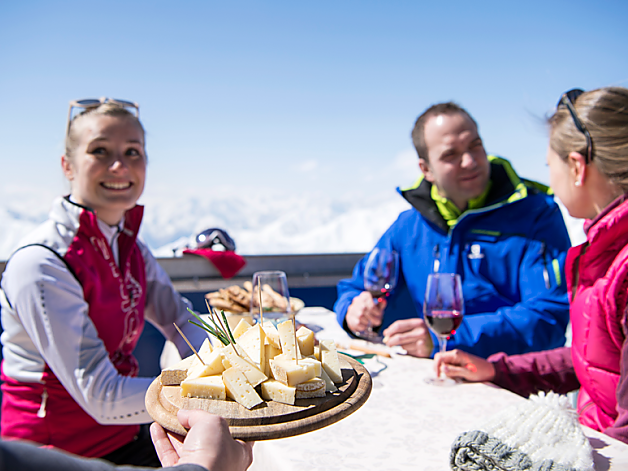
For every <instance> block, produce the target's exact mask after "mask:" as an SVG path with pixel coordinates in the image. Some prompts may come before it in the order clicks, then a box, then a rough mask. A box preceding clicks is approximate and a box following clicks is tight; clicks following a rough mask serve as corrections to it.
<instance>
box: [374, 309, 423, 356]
mask: <svg viewBox="0 0 628 471" xmlns="http://www.w3.org/2000/svg"><path fill="white" fill-rule="evenodd" d="M383 334H384V343H385V344H386V345H388V346H389V347H394V346H396V345H400V346H402V347H403V348H404V350H405V351H406V352H408V354H409V355H412V356H415V357H421V358H429V357H430V356H431V355H432V350H433V349H434V343H433V342H432V336H431V335H430V331H429V329H428V327H427V325H426V324H425V322H424V321H423V319H419V318H418V317H415V318H413V319H402V320H399V321H396V322H393V323H392V324H391V325H390V327H388V328H387V329H386V330H384V332H383Z"/></svg>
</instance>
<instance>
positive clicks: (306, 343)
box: [297, 326, 314, 356]
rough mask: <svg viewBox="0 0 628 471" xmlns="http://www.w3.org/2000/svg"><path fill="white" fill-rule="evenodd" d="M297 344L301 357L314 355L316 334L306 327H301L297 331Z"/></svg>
mask: <svg viewBox="0 0 628 471" xmlns="http://www.w3.org/2000/svg"><path fill="white" fill-rule="evenodd" d="M297 342H298V343H299V350H301V355H303V356H307V355H314V332H312V331H311V330H310V329H308V328H307V327H305V326H301V327H299V330H297Z"/></svg>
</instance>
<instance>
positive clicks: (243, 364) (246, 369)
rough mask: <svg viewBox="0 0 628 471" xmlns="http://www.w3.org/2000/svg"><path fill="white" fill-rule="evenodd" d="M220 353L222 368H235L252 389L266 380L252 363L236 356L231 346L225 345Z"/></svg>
mask: <svg viewBox="0 0 628 471" xmlns="http://www.w3.org/2000/svg"><path fill="white" fill-rule="evenodd" d="M220 352H221V354H222V363H223V366H225V369H234V368H235V369H237V370H239V371H241V372H242V373H243V374H244V376H246V379H247V381H248V382H249V383H251V385H252V386H253V387H255V386H257V385H258V384H260V383H262V382H263V381H266V380H267V379H268V377H267V376H266V375H265V374H264V373H263V372H262V371H261V370H260V369H259V368H258V367H257V366H256V365H255V364H254V363H252V362H250V361H247V360H246V359H244V358H242V357H241V356H238V355H236V353H235V352H234V350H233V348H232V346H231V345H227V346H226V347H224V348H223V349H222V350H220ZM238 352H239V351H238ZM227 365H228V366H227ZM223 374H224V373H223Z"/></svg>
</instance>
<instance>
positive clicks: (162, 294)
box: [138, 242, 207, 358]
mask: <svg viewBox="0 0 628 471" xmlns="http://www.w3.org/2000/svg"><path fill="white" fill-rule="evenodd" d="M138 246H139V247H140V249H141V250H142V256H143V257H144V264H145V266H146V307H145V309H144V317H145V318H146V319H147V320H149V321H150V322H151V323H152V324H154V325H155V327H157V329H159V330H160V332H161V333H162V334H163V335H164V337H166V339H167V340H170V341H172V342H173V343H174V344H175V345H176V347H177V349H178V350H179V353H180V355H181V357H182V358H185V357H187V356H189V355H191V354H192V350H190V347H188V345H187V344H186V343H185V340H183V338H182V337H181V335H180V334H179V333H178V332H177V330H176V329H175V327H174V326H173V325H172V324H173V323H176V324H177V326H178V327H179V328H180V329H181V330H182V331H183V333H184V334H185V336H186V337H187V338H188V340H189V341H190V343H191V344H192V345H193V346H194V348H196V349H198V348H199V347H200V346H201V344H202V343H203V341H204V340H205V339H206V338H207V333H206V332H205V331H204V330H203V329H201V328H200V327H197V326H195V325H193V324H190V323H189V322H188V321H189V320H195V318H194V316H193V315H192V314H190V312H189V311H188V308H190V309H192V304H191V303H190V301H188V300H187V299H185V298H184V297H182V296H181V295H180V294H179V293H178V292H177V291H176V290H175V289H174V286H172V282H171V281H170V277H169V276H168V274H167V273H166V272H165V270H164V269H163V268H161V265H159V263H157V260H156V259H155V257H154V256H153V254H152V253H151V252H150V250H148V248H147V247H146V246H145V245H144V244H142V243H140V242H138Z"/></svg>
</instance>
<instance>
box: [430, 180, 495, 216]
mask: <svg viewBox="0 0 628 471" xmlns="http://www.w3.org/2000/svg"><path fill="white" fill-rule="evenodd" d="M491 185H492V182H491V181H490V180H489V182H488V185H486V188H485V189H484V191H483V192H482V194H481V195H480V196H478V197H477V198H473V199H472V200H470V201H469V203H468V205H467V208H466V209H465V210H464V211H461V210H460V209H459V208H458V206H456V205H455V204H454V203H453V201H451V200H450V199H447V198H445V197H444V196H441V195H440V194H439V193H438V188H436V185H432V189H431V193H430V196H431V197H432V199H433V200H434V202H435V203H436V207H437V208H438V212H439V213H440V214H441V216H443V219H445V221H447V225H448V226H449V227H453V226H455V225H456V223H457V222H458V218H459V217H460V216H462V214H463V213H464V212H465V211H467V210H468V209H480V208H482V207H484V204H485V203H486V197H487V196H488V193H489V191H490V189H491Z"/></svg>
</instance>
